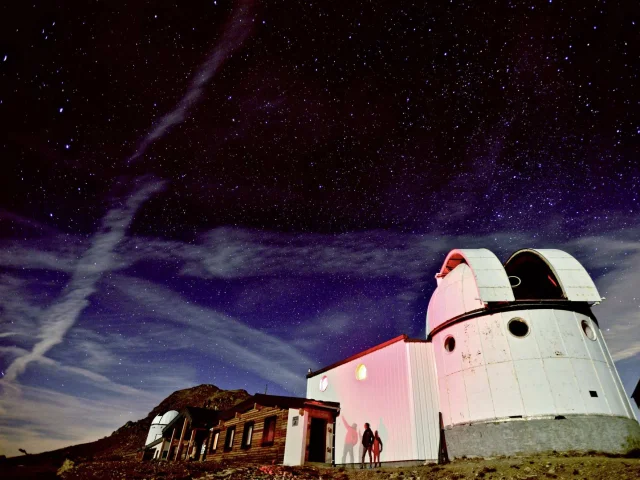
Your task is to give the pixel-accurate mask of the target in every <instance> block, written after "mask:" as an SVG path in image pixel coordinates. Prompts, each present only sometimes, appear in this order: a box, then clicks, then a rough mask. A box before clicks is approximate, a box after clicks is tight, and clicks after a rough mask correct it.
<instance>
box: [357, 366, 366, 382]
mask: <svg viewBox="0 0 640 480" xmlns="http://www.w3.org/2000/svg"><path fill="white" fill-rule="evenodd" d="M365 378H367V367H365V366H364V363H361V364H360V365H358V366H357V367H356V380H364V379H365Z"/></svg>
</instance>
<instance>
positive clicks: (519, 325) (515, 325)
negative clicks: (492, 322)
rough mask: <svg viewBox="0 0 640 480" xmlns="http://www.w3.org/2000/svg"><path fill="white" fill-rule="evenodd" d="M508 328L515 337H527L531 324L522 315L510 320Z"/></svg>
mask: <svg viewBox="0 0 640 480" xmlns="http://www.w3.org/2000/svg"><path fill="white" fill-rule="evenodd" d="M507 328H508V329H509V331H510V332H511V335H513V336H514V337H526V336H527V335H528V334H529V325H527V322H525V321H524V319H523V318H520V317H514V318H512V319H511V320H509V323H508V324H507Z"/></svg>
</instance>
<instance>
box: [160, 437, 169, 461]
mask: <svg viewBox="0 0 640 480" xmlns="http://www.w3.org/2000/svg"><path fill="white" fill-rule="evenodd" d="M165 441H166V440H165V438H164V437H162V443H161V444H160V455H158V458H159V459H160V460H162V454H163V453H164V442H165ZM168 455H169V454H167V456H168Z"/></svg>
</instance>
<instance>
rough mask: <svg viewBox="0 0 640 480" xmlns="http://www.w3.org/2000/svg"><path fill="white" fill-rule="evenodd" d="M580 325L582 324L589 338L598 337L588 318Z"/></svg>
mask: <svg viewBox="0 0 640 480" xmlns="http://www.w3.org/2000/svg"><path fill="white" fill-rule="evenodd" d="M580 325H582V331H583V332H584V334H585V335H586V336H587V338H588V339H589V340H594V341H595V339H596V331H595V330H594V329H593V327H592V326H591V324H590V323H589V322H587V321H586V320H582V322H580Z"/></svg>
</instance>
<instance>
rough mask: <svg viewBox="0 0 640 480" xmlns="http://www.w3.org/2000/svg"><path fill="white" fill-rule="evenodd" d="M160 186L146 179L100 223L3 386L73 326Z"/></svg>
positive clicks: (10, 368)
mask: <svg viewBox="0 0 640 480" xmlns="http://www.w3.org/2000/svg"><path fill="white" fill-rule="evenodd" d="M163 185H164V184H163V182H159V181H157V180H150V179H147V180H146V181H144V182H142V184H141V185H140V186H138V188H137V189H136V190H135V192H134V193H133V194H132V195H131V196H130V197H129V198H128V199H126V201H125V202H124V205H122V206H121V207H117V208H113V209H112V210H110V211H109V212H108V213H107V215H106V216H105V217H104V218H103V220H102V225H101V226H100V230H99V231H98V232H97V233H95V234H94V235H93V237H92V241H91V245H90V247H89V249H88V250H87V251H86V252H85V253H84V255H83V256H82V257H81V258H80V259H79V260H78V262H77V263H76V265H75V266H74V269H73V274H72V276H71V280H70V282H69V284H68V285H67V287H66V288H65V291H64V293H63V295H62V298H61V299H60V300H58V301H56V302H55V303H54V304H53V305H52V306H51V307H49V308H48V309H47V310H46V311H45V312H44V313H43V319H42V322H41V326H40V331H39V332H38V336H39V338H40V341H39V342H37V343H36V344H35V345H34V346H33V348H32V349H31V351H30V352H29V353H28V354H26V355H23V356H20V357H18V358H16V359H15V360H14V361H13V362H12V363H11V365H9V366H8V367H7V369H6V371H5V376H4V378H3V379H2V381H3V382H13V381H15V380H16V379H17V378H18V376H19V375H20V374H21V373H22V372H24V371H25V369H26V368H27V366H28V365H29V363H31V362H32V361H34V360H38V359H40V358H42V357H43V356H44V355H45V354H46V353H47V352H48V351H49V350H50V349H51V348H52V347H53V346H55V345H57V344H59V343H60V342H61V341H62V339H63V338H64V335H65V334H66V333H67V332H68V331H69V329H70V328H71V327H72V326H73V325H74V324H75V322H76V320H77V319H78V316H79V315H80V313H81V312H82V310H83V309H84V308H85V307H86V306H87V305H88V302H89V296H90V295H91V294H92V293H94V292H95V288H96V283H97V282H98V280H100V277H101V276H102V274H103V273H104V272H107V271H109V270H110V269H111V268H112V261H111V256H112V252H113V249H114V248H115V246H116V245H117V244H118V242H120V241H121V240H122V239H123V238H124V236H125V233H126V231H127V228H128V227H129V224H130V223H131V221H132V220H133V216H134V214H135V213H136V211H137V210H138V208H140V205H141V204H142V203H143V202H144V201H146V200H147V199H148V198H149V197H150V196H151V195H153V194H154V193H156V192H158V191H160V190H161V189H162V187H163Z"/></svg>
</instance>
